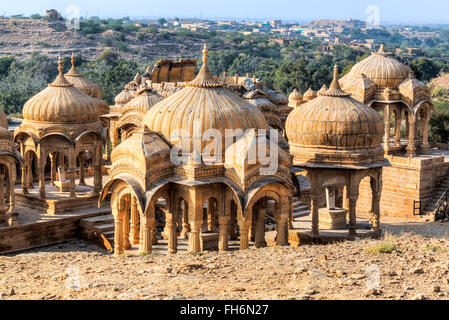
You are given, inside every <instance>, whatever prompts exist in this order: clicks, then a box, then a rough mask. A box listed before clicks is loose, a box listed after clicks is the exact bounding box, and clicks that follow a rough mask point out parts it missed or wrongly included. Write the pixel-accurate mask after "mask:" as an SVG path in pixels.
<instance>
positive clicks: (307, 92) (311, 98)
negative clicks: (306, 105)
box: [304, 88, 317, 101]
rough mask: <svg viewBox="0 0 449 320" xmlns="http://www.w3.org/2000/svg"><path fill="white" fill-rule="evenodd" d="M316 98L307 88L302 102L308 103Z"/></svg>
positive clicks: (314, 93) (310, 89)
mask: <svg viewBox="0 0 449 320" xmlns="http://www.w3.org/2000/svg"><path fill="white" fill-rule="evenodd" d="M316 97H317V95H316V92H315V91H313V90H312V88H309V90H307V91H306V92H304V100H307V101H310V100H313V99H315V98H316Z"/></svg>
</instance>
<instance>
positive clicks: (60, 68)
mask: <svg viewBox="0 0 449 320" xmlns="http://www.w3.org/2000/svg"><path fill="white" fill-rule="evenodd" d="M58 71H59V74H62V73H63V72H64V68H63V66H62V57H61V55H59V57H58Z"/></svg>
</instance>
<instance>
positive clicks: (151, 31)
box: [148, 26, 159, 33]
mask: <svg viewBox="0 0 449 320" xmlns="http://www.w3.org/2000/svg"><path fill="white" fill-rule="evenodd" d="M148 31H149V32H150V33H158V32H159V30H158V29H157V28H156V27H154V26H149V27H148Z"/></svg>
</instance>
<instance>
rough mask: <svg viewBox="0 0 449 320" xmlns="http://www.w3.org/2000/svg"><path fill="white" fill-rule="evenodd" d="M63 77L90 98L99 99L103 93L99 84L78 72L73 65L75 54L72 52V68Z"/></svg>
mask: <svg viewBox="0 0 449 320" xmlns="http://www.w3.org/2000/svg"><path fill="white" fill-rule="evenodd" d="M65 78H66V79H67V81H68V82H70V83H71V84H73V86H74V87H75V88H77V89H79V90H81V91H83V92H84V93H85V94H87V95H88V96H91V97H92V98H97V99H101V98H102V97H103V93H102V92H101V89H100V87H99V86H97V85H96V84H95V83H94V82H93V81H91V80H89V79H87V78H85V77H84V76H83V75H82V74H80V73H79V72H78V70H77V69H76V67H75V56H74V55H73V53H72V68H71V69H70V70H69V72H67V73H66V74H65Z"/></svg>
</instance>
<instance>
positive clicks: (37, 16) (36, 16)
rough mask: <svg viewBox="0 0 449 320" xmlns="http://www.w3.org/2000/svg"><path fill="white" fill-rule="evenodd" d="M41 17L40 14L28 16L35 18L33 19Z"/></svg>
mask: <svg viewBox="0 0 449 320" xmlns="http://www.w3.org/2000/svg"><path fill="white" fill-rule="evenodd" d="M42 18H43V17H42V16H41V15H40V14H32V15H31V16H30V19H35V20H38V19H42Z"/></svg>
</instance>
